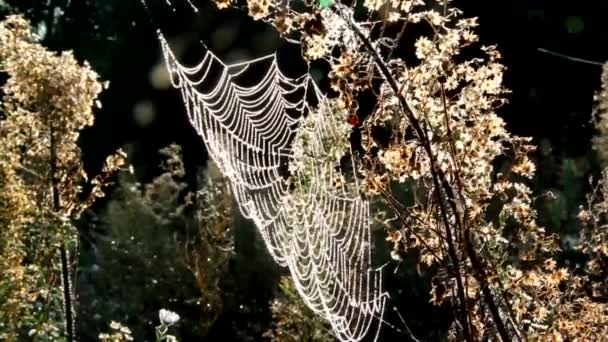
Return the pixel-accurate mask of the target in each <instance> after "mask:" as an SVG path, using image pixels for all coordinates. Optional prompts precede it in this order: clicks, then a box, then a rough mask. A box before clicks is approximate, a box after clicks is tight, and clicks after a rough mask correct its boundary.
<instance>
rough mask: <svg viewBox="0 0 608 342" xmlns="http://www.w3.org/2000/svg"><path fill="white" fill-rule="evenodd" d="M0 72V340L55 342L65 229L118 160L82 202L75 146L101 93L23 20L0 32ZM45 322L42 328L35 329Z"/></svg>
mask: <svg viewBox="0 0 608 342" xmlns="http://www.w3.org/2000/svg"><path fill="white" fill-rule="evenodd" d="M0 70H1V71H2V72H5V73H6V74H8V80H7V81H6V83H5V84H4V86H3V88H2V92H3V97H2V99H1V102H0V112H1V113H2V117H1V118H0V136H2V140H0V222H2V229H1V230H0V269H2V270H3V271H2V272H1V273H0V306H1V307H2V308H3V309H2V311H0V339H2V340H9V341H11V340H15V339H19V338H20V336H21V338H22V337H23V336H22V333H23V331H25V332H26V333H28V334H29V335H30V336H33V337H35V338H36V339H45V338H46V339H51V340H56V339H57V338H58V337H59V336H61V335H63V331H62V329H58V326H61V324H60V323H59V322H61V321H62V320H63V318H62V316H63V313H62V308H61V300H58V298H61V295H60V293H61V291H60V289H61V286H62V283H63V286H64V287H67V284H66V282H65V279H69V275H68V274H67V273H68V269H67V267H66V265H67V262H68V260H67V259H68V258H67V252H69V250H68V251H66V247H65V246H66V244H71V245H74V244H75V242H76V241H77V240H76V233H75V229H74V228H73V226H72V225H71V221H72V220H73V219H75V218H77V217H78V215H80V213H81V212H82V210H84V209H85V208H87V207H88V206H90V205H91V204H92V202H93V201H94V199H95V198H96V197H99V196H101V195H103V192H102V188H103V186H104V185H105V183H104V180H107V179H109V175H110V174H111V173H112V172H113V171H114V170H115V169H116V168H118V167H119V166H120V165H121V164H122V156H121V155H120V154H119V155H116V156H112V157H110V158H109V159H108V163H107V164H106V166H105V168H104V170H103V172H102V174H101V175H100V176H98V177H96V178H95V179H94V183H95V184H94V186H93V191H91V193H90V195H88V196H86V195H84V196H83V191H82V185H83V183H84V181H85V180H86V174H85V172H84V170H83V166H82V161H81V153H80V148H79V147H78V145H77V144H76V140H77V138H78V135H79V132H80V131H81V130H82V129H83V128H85V127H87V126H90V125H92V123H93V108H94V107H95V106H99V103H98V101H97V96H98V95H99V93H100V92H101V91H102V90H103V88H104V86H107V84H106V85H104V84H103V83H101V82H100V81H99V80H98V76H97V74H96V73H95V72H94V71H93V70H91V68H90V67H89V66H88V65H87V64H85V65H84V66H83V65H79V63H78V62H77V61H76V59H75V58H74V56H73V55H72V54H71V53H67V52H66V53H62V54H60V55H57V54H56V53H54V52H50V51H48V50H46V49H45V48H44V47H43V46H41V45H40V44H39V43H38V37H36V35H35V34H34V33H33V31H32V29H31V27H30V26H29V24H28V22H27V21H26V20H24V19H23V18H22V17H18V16H11V17H8V18H7V19H6V20H5V21H3V22H1V23H0ZM83 197H84V198H85V200H84V201H83V200H81V198H83ZM59 251H61V259H59V255H58V252H59ZM62 264H63V265H62ZM60 265H62V267H61V269H60ZM60 274H61V276H62V277H60ZM62 278H63V279H64V280H63V281H62V280H60V279H62ZM68 301H69V299H68ZM64 304H65V303H64ZM66 305H67V308H69V307H70V305H68V304H66ZM68 310H69V309H68ZM43 313H44V314H46V315H48V317H49V318H48V319H47V320H39V318H38V317H44V315H42V314H43ZM67 317H69V315H67ZM68 320H70V321H71V319H69V318H68ZM69 324H70V322H66V325H67V326H68V327H69ZM33 337H32V338H33Z"/></svg>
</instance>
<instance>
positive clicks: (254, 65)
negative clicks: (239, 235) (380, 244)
mask: <svg viewBox="0 0 608 342" xmlns="http://www.w3.org/2000/svg"><path fill="white" fill-rule="evenodd" d="M159 38H160V42H161V46H162V49H163V53H164V57H165V61H166V64H167V68H168V70H169V72H170V74H171V82H172V84H173V86H174V87H175V88H177V89H179V90H180V91H181V95H182V98H183V101H184V103H185V107H186V111H187V114H188V118H189V120H190V123H191V124H192V126H193V127H194V128H195V130H196V131H197V133H198V134H199V135H200V136H201V137H202V138H203V140H204V142H205V144H206V146H207V149H208V152H209V155H210V157H211V158H212V159H213V160H214V161H215V162H216V163H217V165H218V167H219V169H220V170H221V172H222V173H223V174H224V175H225V176H226V177H227V178H228V179H229V180H230V184H231V188H232V192H233V194H234V196H235V199H236V202H237V203H238V206H239V208H240V211H241V212H242V214H243V215H244V216H245V217H247V218H249V219H251V220H253V221H254V223H255V225H256V226H257V228H258V229H259V231H260V233H261V236H262V238H263V240H264V242H265V244H266V247H267V248H268V251H269V252H270V254H271V255H272V257H273V258H274V260H275V261H276V262H277V263H278V264H279V265H281V266H284V267H287V268H288V269H289V271H290V272H291V275H292V277H293V280H294V283H295V286H296V288H297V291H298V293H299V294H300V296H301V297H302V298H303V300H304V302H305V303H306V304H307V306H308V307H309V308H310V309H312V310H313V311H314V312H315V313H316V314H318V315H320V316H321V317H323V318H325V319H326V320H327V321H329V322H330V324H331V326H332V328H333V330H334V332H335V334H336V336H337V337H338V338H339V339H340V340H341V341H360V340H361V339H363V338H364V337H365V336H366V335H367V334H368V332H369V331H370V329H374V330H375V331H374V332H375V338H377V337H378V333H379V329H380V323H381V322H382V317H383V313H384V305H385V301H386V297H387V295H386V293H385V292H383V290H382V277H381V274H380V271H381V270H380V269H374V268H372V266H371V254H370V253H371V250H370V239H371V237H370V209H369V203H368V201H366V200H362V199H361V198H360V196H359V195H358V194H359V191H358V185H357V184H355V185H354V188H353V187H352V186H351V187H350V188H349V186H344V185H342V186H338V187H336V185H335V184H334V183H333V182H334V180H335V179H336V177H340V176H342V173H341V171H340V168H339V167H335V163H334V165H332V163H322V162H318V163H317V162H315V163H312V164H311V165H312V166H311V167H309V168H308V169H306V170H295V171H293V170H292V173H293V174H292V175H289V173H288V172H287V168H288V165H289V164H290V163H291V162H294V151H293V149H292V147H293V145H294V144H293V142H294V140H296V139H297V137H298V135H299V134H300V135H302V134H305V135H306V136H307V137H308V138H309V139H308V140H309V142H308V146H307V148H306V151H305V153H306V155H307V158H308V159H307V160H309V161H310V160H312V161H320V160H324V159H327V154H328V153H329V151H328V149H327V146H326V145H327V144H326V141H327V139H328V137H333V138H339V137H336V135H337V134H339V133H338V132H339V129H338V128H337V127H336V120H335V119H333V118H332V112H331V107H330V105H329V102H328V101H327V99H326V98H325V97H324V96H323V95H322V93H321V92H320V90H319V89H318V88H317V86H316V85H315V84H314V82H313V81H312V79H311V78H310V75H309V74H305V75H303V76H301V77H299V78H290V77H287V76H286V75H284V74H283V73H281V71H280V70H279V68H278V65H277V60H276V55H270V56H266V57H263V58H260V59H256V60H252V61H249V62H245V63H238V64H230V65H227V64H224V63H223V62H222V61H221V60H220V59H219V58H218V57H216V56H215V55H214V54H213V53H212V52H210V51H208V50H207V52H206V53H205V55H204V57H203V59H202V61H200V63H199V64H197V65H195V66H192V67H187V66H184V65H182V64H180V62H179V61H178V60H177V58H176V57H175V55H174V54H173V52H172V50H171V48H170V46H169V45H168V43H167V41H166V40H165V38H164V37H163V36H162V34H160V33H159ZM264 66H266V71H265V72H264V73H261V74H262V76H261V79H260V80H259V81H258V82H256V83H255V84H253V85H244V84H245V83H246V82H247V79H248V78H246V77H243V75H245V74H247V73H248V72H251V70H252V69H254V72H255V71H256V70H258V69H260V68H262V67H264ZM259 74H260V73H258V75H259ZM249 79H250V77H249ZM310 98H312V100H309V99H310ZM313 102H316V106H312V105H311V103H313ZM306 117H308V118H309V120H308V121H307V124H303V123H304V121H306V119H305V118H306ZM347 148H350V147H347ZM349 159H350V160H349V162H350V163H351V164H352V167H353V169H354V170H356V168H355V166H356V165H355V161H354V159H353V158H349ZM294 188H297V189H300V190H299V191H294Z"/></svg>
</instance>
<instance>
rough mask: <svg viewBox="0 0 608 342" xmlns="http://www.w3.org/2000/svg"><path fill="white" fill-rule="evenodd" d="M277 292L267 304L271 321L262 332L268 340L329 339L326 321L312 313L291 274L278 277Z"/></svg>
mask: <svg viewBox="0 0 608 342" xmlns="http://www.w3.org/2000/svg"><path fill="white" fill-rule="evenodd" d="M279 288H280V290H281V294H280V295H278V296H277V297H276V298H275V299H274V300H273V301H272V304H271V307H270V310H271V312H272V318H273V322H272V325H271V327H270V329H268V330H267V331H266V332H265V333H264V336H266V337H268V338H269V339H270V341H272V342H299V341H302V342H313V341H314V342H333V341H335V340H336V338H335V337H334V336H333V334H332V330H331V326H330V325H329V323H328V322H326V321H324V320H323V319H321V318H320V317H319V316H317V315H316V314H315V313H313V312H312V311H311V310H310V309H309V308H308V306H307V305H306V303H304V301H303V300H302V298H301V297H300V295H299V294H298V293H297V291H296V288H295V284H294V283H293V280H292V279H291V277H282V278H281V281H280V283H279Z"/></svg>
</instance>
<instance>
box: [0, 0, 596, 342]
mask: <svg viewBox="0 0 608 342" xmlns="http://www.w3.org/2000/svg"><path fill="white" fill-rule="evenodd" d="M1 2H2V1H0V4H1ZM4 2H5V3H6V4H8V5H9V6H10V7H12V9H11V10H10V11H11V12H13V13H23V14H25V15H26V16H27V17H28V18H29V19H30V20H31V21H32V23H33V24H34V25H35V26H36V25H38V27H40V28H44V29H43V30H45V31H46V34H45V36H44V37H45V38H44V44H45V45H46V46H48V47H50V48H51V49H53V50H57V51H60V50H73V51H74V53H75V55H76V56H77V58H78V59H79V60H82V61H84V60H87V61H88V62H89V63H90V64H91V65H92V67H93V69H95V70H96V71H97V72H98V73H99V74H100V75H101V77H102V79H104V80H108V81H110V88H109V89H108V90H107V91H105V92H104V93H103V95H102V98H101V101H102V103H103V108H102V109H101V110H98V111H97V113H96V123H95V125H94V127H92V128H90V129H87V130H86V131H85V132H84V133H83V135H82V138H81V142H80V145H81V146H82V149H83V151H84V162H85V168H86V169H87V171H89V173H92V174H94V173H96V172H97V171H98V170H99V169H100V167H101V165H102V162H103V160H104V158H105V156H106V155H108V154H110V153H112V152H113V151H114V150H116V149H117V148H119V147H124V148H125V149H126V151H127V152H128V154H129V159H130V162H131V163H133V164H134V166H135V169H136V172H137V176H138V178H139V179H140V180H141V181H142V182H146V181H149V180H150V179H152V177H154V176H155V175H158V173H159V169H158V167H157V166H158V162H159V157H158V153H157V151H158V149H159V148H161V147H164V146H166V145H167V144H169V143H171V142H176V143H178V144H180V145H182V147H183V149H184V156H185V158H184V160H185V163H186V166H187V168H188V170H190V171H194V170H196V169H197V168H199V167H200V166H202V165H204V163H205V158H206V154H205V148H204V145H203V143H202V141H201V140H200V139H199V138H198V137H197V136H196V134H195V133H194V130H193V129H192V128H191V127H190V126H189V124H188V122H187V120H186V116H185V115H184V112H183V106H182V103H181V99H180V98H179V95H178V93H177V92H175V91H174V90H172V89H164V88H160V89H159V88H158V87H155V86H154V84H153V83H152V82H151V77H152V76H151V74H153V70H154V68H155V67H157V66H158V65H159V63H162V60H161V55H160V50H159V44H158V40H157V37H156V34H155V31H156V29H157V28H161V29H162V31H163V32H164V33H165V34H166V35H167V36H168V37H170V38H171V39H172V42H178V45H177V46H178V48H182V49H184V51H185V52H184V54H183V59H184V61H186V62H196V61H197V60H198V59H199V58H200V56H202V51H203V50H202V46H201V44H199V40H202V41H204V42H205V44H206V45H207V46H209V47H210V48H211V49H212V50H213V51H214V52H215V53H216V54H218V55H219V56H220V57H222V58H224V60H225V61H227V62H230V61H236V60H244V59H247V58H254V57H260V56H263V55H266V54H269V53H272V52H274V51H275V50H277V49H278V50H279V52H280V53H279V62H280V64H281V65H282V66H283V69H284V70H285V71H286V73H288V74H291V75H294V76H295V75H298V74H299V73H301V72H302V66H303V63H302V61H301V59H300V58H299V49H298V47H297V46H294V45H291V44H287V43H284V42H282V41H281V40H280V39H279V37H278V35H277V34H276V33H275V32H274V31H273V29H272V28H271V27H270V26H268V25H265V24H263V23H259V22H254V21H253V20H252V19H251V18H249V17H248V16H247V15H246V12H245V11H242V10H241V11H239V10H230V11H218V10H217V9H216V8H215V6H214V5H213V4H211V3H209V2H203V1H195V4H197V6H199V8H200V11H199V12H198V13H193V12H192V11H191V10H190V9H189V6H188V5H187V3H186V2H185V1H183V0H173V1H172V2H173V3H174V8H175V11H173V10H172V9H171V8H170V7H168V6H166V5H165V0H149V12H147V11H146V10H145V9H144V7H143V6H142V4H141V2H140V1H138V0H71V1H70V0H48V1H47V0H8V1H7V0H4ZM454 5H455V6H456V7H459V8H460V9H462V10H463V11H464V14H465V16H477V17H479V24H480V26H479V30H478V33H479V34H480V36H481V39H482V41H483V42H484V43H485V44H496V45H498V47H499V51H501V52H502V54H503V57H504V59H503V62H504V64H505V65H506V66H507V71H506V74H505V83H506V86H507V87H508V88H509V89H511V91H512V94H510V95H509V96H508V98H509V104H508V105H506V106H505V107H503V108H502V109H501V112H500V115H501V116H502V117H503V118H504V119H505V120H506V121H507V124H508V129H509V130H510V131H511V132H512V133H514V134H518V135H525V136H531V137H533V138H534V142H535V143H536V144H537V145H539V146H540V150H539V152H538V153H537V154H536V162H537V168H538V176H537V178H536V179H535V180H534V183H533V184H532V186H533V188H534V189H535V191H537V193H539V194H540V193H542V192H544V191H548V190H551V191H553V192H556V193H558V194H563V196H562V198H563V200H562V202H563V203H562V204H561V205H560V206H559V208H560V211H561V212H560V215H559V217H558V218H555V217H554V216H552V217H551V218H549V219H545V222H541V223H544V224H546V225H547V226H548V227H549V228H550V229H552V230H554V231H557V232H559V233H561V234H562V235H567V234H572V233H574V232H575V231H576V227H575V221H574V216H575V214H576V208H577V206H578V204H579V203H581V201H582V200H583V198H584V193H585V191H586V190H587V188H586V184H587V182H586V180H587V177H588V176H589V175H592V174H596V173H597V171H598V169H599V168H598V166H597V161H596V159H595V155H594V153H593V152H592V149H591V143H590V140H591V137H592V136H593V134H595V132H594V130H593V127H592V125H591V123H590V120H591V111H592V103H593V102H592V100H593V94H594V91H596V90H597V89H599V86H600V84H599V79H600V73H601V67H600V66H598V65H593V64H586V63H580V62H574V61H571V60H568V59H565V58H560V57H556V56H553V55H550V54H547V53H543V52H539V51H538V49H539V48H544V49H548V50H551V51H554V52H558V53H562V54H566V55H570V56H574V57H578V58H584V59H588V60H592V61H597V62H604V61H605V60H606V59H608V44H607V43H606V37H608V25H606V19H605V17H606V16H605V13H607V10H608V2H604V1H568V2H566V1H564V2H559V1H517V0H515V1H514V0H501V1H498V0H495V1H481V0H480V1H471V0H469V1H465V0H460V1H455V2H454ZM5 13H8V11H7V12H5ZM142 112H143V114H141V113H142ZM142 115H143V118H142ZM188 174H189V176H188V177H190V179H189V180H190V181H191V183H192V184H193V185H194V184H195V176H194V175H195V172H189V173H188ZM104 203H105V202H103V201H102V202H100V203H99V204H98V206H99V207H103V205H104ZM550 207H551V205H549V204H547V203H539V208H540V209H539V210H541V212H542V210H547V212H546V213H550ZM541 216H542V215H541ZM241 223H242V228H241V229H240V234H241V235H240V236H236V244H237V256H238V257H237V260H236V261H235V266H234V267H235V272H239V276H240V277H241V278H240V280H239V282H238V283H239V285H238V286H237V288H238V291H239V292H240V293H241V295H240V297H239V300H240V301H241V303H245V304H246V305H248V307H250V308H251V310H249V311H247V312H245V313H243V312H237V311H238V310H236V309H235V310H236V311H234V312H232V313H231V312H228V313H227V314H225V315H224V316H223V317H222V318H221V319H220V320H219V321H218V323H217V325H216V326H215V327H214V329H213V330H212V334H211V335H210V336H208V340H210V341H213V340H217V339H218V338H219V336H223V338H224V339H227V340H248V339H249V340H258V339H259V338H260V331H261V328H259V327H257V328H251V326H253V325H254V323H252V322H253V321H255V322H256V323H255V324H258V325H261V326H263V325H264V324H267V322H268V312H267V308H265V304H266V303H267V302H268V300H270V299H271V297H272V293H273V292H272V289H273V288H274V287H275V286H276V279H277V275H278V273H279V271H277V270H276V268H273V267H272V265H271V262H270V261H269V259H268V258H267V257H265V256H264V251H263V248H257V247H256V248H254V247H251V246H250V241H252V240H253V239H254V238H255V233H254V231H255V230H254V228H253V227H252V226H251V225H249V224H247V223H244V222H241ZM258 247H259V246H258ZM565 258H566V259H567V257H565ZM239 260H240V261H239ZM388 268H390V270H391V272H388V274H387V280H386V283H387V288H388V290H389V291H390V293H391V296H392V298H393V301H392V303H391V305H395V306H396V307H398V309H399V311H400V312H401V313H402V314H403V316H404V317H405V320H406V321H408V323H409V324H410V326H411V327H412V329H413V330H414V332H415V333H416V334H417V335H419V336H421V337H426V338H427V339H430V340H435V339H436V338H437V336H438V335H435V334H433V333H432V331H433V330H437V331H441V330H444V329H445V328H446V325H447V324H448V321H449V313H448V311H446V310H439V309H436V308H433V307H431V306H429V305H428V304H427V303H428V296H427V294H428V290H429V289H428V281H425V280H420V279H418V278H417V276H416V275H415V272H414V271H413V270H411V267H410V268H408V267H406V266H404V265H402V266H401V267H400V268H399V271H398V272H396V273H393V272H392V270H393V269H394V267H392V266H390V267H388ZM158 305H162V304H158ZM235 307H238V305H236V304H235ZM157 309H158V308H156V309H155V310H157ZM388 311H390V312H392V310H390V308H389V310H388ZM390 312H389V317H388V318H387V320H389V321H390V322H392V323H393V324H395V325H397V326H399V323H398V322H399V321H398V320H397V318H396V317H393V316H394V315H392V314H390ZM150 315H151V316H150V317H154V315H155V312H152V313H151V314H150ZM80 319H81V320H82V319H85V320H86V319H88V318H86V317H84V318H83V317H80ZM235 322H237V323H236V324H237V325H238V326H239V327H240V328H239V329H241V333H239V334H240V335H239V334H237V333H236V332H235V329H234V324H235ZM239 322H240V323H239ZM183 328H184V329H182V336H185V337H184V340H188V337H187V336H188V335H187V334H188V333H187V330H188V329H187V328H186V327H183ZM248 329H249V330H248ZM242 331H245V333H244V335H247V336H248V337H247V338H246V337H243V336H242V335H243V333H242ZM248 331H249V332H248ZM190 338H193V337H190ZM83 340H86V338H85V339H83ZM381 340H387V341H389V340H401V341H402V340H407V339H406V338H405V337H404V336H403V335H402V334H400V333H398V332H396V331H394V330H392V329H390V328H384V331H383V334H382V335H381Z"/></svg>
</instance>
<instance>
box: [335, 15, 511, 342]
mask: <svg viewBox="0 0 608 342" xmlns="http://www.w3.org/2000/svg"><path fill="white" fill-rule="evenodd" d="M344 19H345V20H346V21H347V22H348V23H349V25H350V27H351V29H352V30H353V32H354V33H355V34H356V35H357V37H358V38H359V39H360V40H361V42H362V43H363V45H364V46H365V47H366V49H367V50H368V52H369V53H370V55H371V56H372V58H373V59H374V62H375V63H376V65H377V66H378V68H379V69H380V72H381V73H382V75H383V76H384V78H385V79H386V81H387V82H388V84H389V86H390V87H391V88H392V90H393V91H394V92H395V96H397V98H398V99H399V103H400V106H401V108H402V110H403V113H404V114H405V115H406V117H407V118H408V120H409V121H410V123H411V124H412V127H413V128H414V131H415V132H416V135H417V136H418V138H419V139H420V141H421V143H422V146H423V148H424V149H425V151H426V153H427V154H428V156H429V158H430V167H431V176H432V178H433V184H434V187H435V196H436V198H437V202H438V205H439V211H440V215H441V219H442V221H443V224H444V226H445V234H446V242H447V244H448V254H449V256H450V259H452V263H453V265H454V274H455V278H456V285H457V292H458V298H459V301H460V310H459V320H460V323H461V324H462V327H463V334H464V338H465V340H466V341H473V340H474V339H473V337H472V335H471V334H472V328H471V326H470V324H469V320H468V316H467V312H468V310H467V301H466V297H465V293H464V286H463V283H462V278H461V275H460V269H459V266H458V265H460V262H459V260H458V255H457V253H456V247H455V244H454V238H453V236H452V230H451V229H450V223H449V219H448V210H447V207H446V203H445V202H446V201H447V202H448V203H449V205H450V207H451V210H452V212H453V214H454V216H455V217H456V226H457V228H459V229H458V230H459V231H461V232H463V230H462V227H461V221H460V218H459V217H458V211H457V207H456V201H455V195H454V193H453V191H452V187H451V186H450V184H449V183H448V182H447V181H446V178H445V175H444V174H443V172H441V170H439V169H438V168H437V165H436V160H435V156H434V154H433V151H432V147H431V143H430V141H429V140H428V136H427V135H426V134H425V132H424V130H423V129H422V127H421V125H420V121H419V120H418V119H417V118H416V117H415V116H414V112H413V111H412V109H411V108H410V106H409V105H408V103H407V101H406V100H405V97H403V95H402V94H401V93H400V91H399V87H398V86H397V82H396V81H395V79H394V78H393V77H392V75H391V74H390V72H389V70H388V68H387V66H386V65H385V63H384V61H383V60H382V58H381V57H380V56H379V55H378V53H377V52H376V51H375V49H374V48H373V46H372V45H371V43H370V41H369V39H368V38H367V37H365V35H364V34H363V33H362V32H361V31H360V30H359V29H358V28H357V26H356V25H355V24H353V23H352V22H351V21H350V20H348V19H347V18H344ZM442 189H443V191H442ZM443 193H445V197H447V198H444V194H443ZM464 233H465V234H464V235H463V237H462V240H463V241H462V243H463V244H464V247H465V251H466V253H467V255H468V257H469V260H470V261H471V264H472V266H473V269H474V276H475V279H476V280H477V281H479V283H480V285H481V289H482V293H483V296H484V301H485V302H486V304H487V305H488V308H489V310H490V312H491V314H492V318H493V321H494V323H495V325H496V328H497V330H498V333H499V334H500V337H501V339H502V340H503V341H510V340H511V339H510V337H509V333H508V332H507V329H506V327H505V325H504V322H503V321H502V318H501V317H500V313H499V311H498V306H497V305H496V302H495V300H494V297H493V296H492V293H491V292H490V289H489V286H488V284H487V281H486V278H485V272H484V271H483V265H482V262H481V260H480V259H479V258H478V256H477V254H476V253H475V250H474V248H473V246H472V241H470V237H469V234H468V233H466V232H464Z"/></svg>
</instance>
